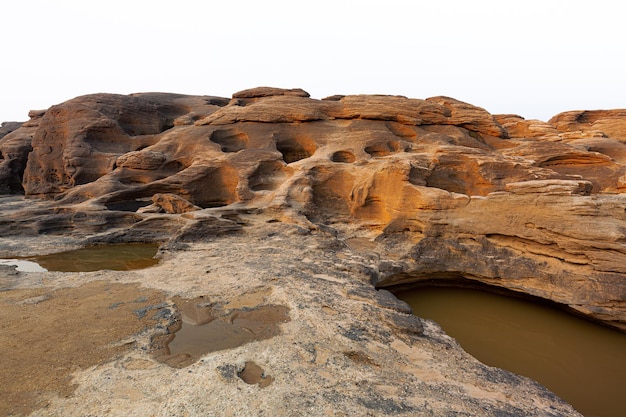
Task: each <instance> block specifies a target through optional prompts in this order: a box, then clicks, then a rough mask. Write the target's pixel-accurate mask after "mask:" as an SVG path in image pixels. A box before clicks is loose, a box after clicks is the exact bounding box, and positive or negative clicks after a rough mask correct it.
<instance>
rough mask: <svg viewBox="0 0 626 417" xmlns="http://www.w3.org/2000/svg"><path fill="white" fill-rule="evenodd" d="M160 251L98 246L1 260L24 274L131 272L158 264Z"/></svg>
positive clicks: (134, 245)
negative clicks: (106, 270)
mask: <svg viewBox="0 0 626 417" xmlns="http://www.w3.org/2000/svg"><path fill="white" fill-rule="evenodd" d="M157 250H158V245H154V244H144V243H132V244H116V245H99V246H88V247H85V248H81V249H77V250H73V251H67V252H60V253H53V254H50V255H42V256H34V257H29V258H20V259H0V264H4V265H15V266H17V270H18V271H24V272H45V271H60V272H91V271H100V270H103V269H109V270H113V271H129V270H134V269H143V268H148V267H150V266H153V265H156V264H157V263H158V262H159V260H158V259H155V258H154V256H155V255H156V253H157Z"/></svg>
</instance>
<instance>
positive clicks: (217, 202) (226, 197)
mask: <svg viewBox="0 0 626 417" xmlns="http://www.w3.org/2000/svg"><path fill="white" fill-rule="evenodd" d="M192 168H193V169H194V170H196V169H197V170H206V172H203V173H201V174H200V173H198V174H196V173H195V172H193V173H191V172H190V175H194V176H196V179H194V180H192V181H190V182H189V183H188V184H187V187H188V189H189V195H190V198H189V199H188V200H189V201H191V202H192V203H193V204H196V205H197V206H200V207H202V208H211V207H222V206H227V205H229V204H232V203H234V202H235V201H237V184H239V174H238V173H237V170H236V169H235V168H233V167H231V166H230V165H223V166H220V167H210V168H205V167H197V168H196V167H190V168H187V170H191V169H192Z"/></svg>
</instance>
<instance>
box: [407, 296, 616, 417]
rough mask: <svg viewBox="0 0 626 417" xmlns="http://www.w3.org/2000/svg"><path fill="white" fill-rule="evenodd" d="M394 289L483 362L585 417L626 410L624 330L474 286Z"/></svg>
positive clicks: (604, 416) (606, 416)
mask: <svg viewBox="0 0 626 417" xmlns="http://www.w3.org/2000/svg"><path fill="white" fill-rule="evenodd" d="M396 295H397V296H398V297H399V298H400V299H402V300H404V301H406V302H408V303H409V304H410V305H411V307H413V310H414V312H415V314H416V315H418V316H420V317H424V318H429V319H433V320H434V321H436V322H437V323H438V324H439V325H441V327H442V328H443V329H444V330H445V331H446V333H448V334H449V335H450V336H452V337H454V338H455V339H456V340H457V341H458V342H459V343H460V344H461V346H463V348H464V349H465V350H466V351H467V352H469V353H470V354H472V355H473V356H474V357H476V358H478V359H479V360H480V361H481V362H483V363H485V364H487V365H491V366H496V367H499V368H504V369H508V370H510V371H512V372H515V373H518V374H521V375H525V376H528V377H530V378H532V379H534V380H536V381H538V382H540V383H541V384H542V385H544V386H546V387H547V388H548V389H550V390H551V391H553V392H554V393H556V394H557V395H559V396H560V397H561V398H563V399H564V400H566V401H567V402H569V403H570V404H572V405H573V406H574V408H576V409H577V410H578V411H579V412H581V413H582V414H584V415H585V416H588V417H592V416H596V417H619V416H625V415H626V402H625V401H624V387H626V334H623V333H621V332H618V331H615V330H612V329H609V328H605V327H602V326H599V325H596V324H594V323H591V322H589V321H587V320H583V319H581V318H579V317H576V316H573V315H571V314H568V313H566V312H564V311H561V310H559V309H556V308H554V307H551V306H547V305H543V304H540V303H535V302H531V301H528V300H521V299H516V298H510V297H506V296H502V295H498V294H493V293H489V292H484V291H479V290H473V289H462V288H452V287H427V288H419V289H414V290H410V291H404V292H399V293H397V294H396Z"/></svg>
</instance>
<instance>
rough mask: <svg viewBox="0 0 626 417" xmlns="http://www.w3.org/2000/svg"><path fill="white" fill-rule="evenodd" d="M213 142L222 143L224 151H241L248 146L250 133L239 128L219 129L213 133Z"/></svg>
mask: <svg viewBox="0 0 626 417" xmlns="http://www.w3.org/2000/svg"><path fill="white" fill-rule="evenodd" d="M209 139H210V140H211V142H215V143H217V144H218V145H221V147H222V152H239V151H241V150H243V149H246V148H247V147H248V142H249V139H248V135H247V134H246V133H245V132H242V131H240V130H238V129H219V130H216V131H214V132H213V133H211V136H210V137H209Z"/></svg>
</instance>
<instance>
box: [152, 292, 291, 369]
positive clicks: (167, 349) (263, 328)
mask: <svg viewBox="0 0 626 417" xmlns="http://www.w3.org/2000/svg"><path fill="white" fill-rule="evenodd" d="M177 305H178V308H179V310H180V312H181V320H180V321H179V322H178V323H177V325H175V326H173V327H172V328H171V329H170V330H171V334H170V335H166V336H161V337H159V338H157V339H156V340H155V355H156V357H157V359H158V360H159V361H161V362H164V363H166V364H168V365H170V366H173V367H177V368H182V367H185V366H188V365H190V364H192V363H193V362H195V361H196V360H198V359H199V358H200V357H201V356H203V355H205V354H207V353H210V352H215V351H218V350H224V349H232V348H235V347H238V346H242V345H244V344H246V343H250V342H253V341H257V340H265V339H269V338H271V337H273V336H276V335H277V334H279V332H280V327H279V325H280V324H281V323H285V322H288V321H289V320H290V319H289V308H288V307H286V306H281V305H262V306H256V307H253V308H249V307H244V308H241V309H234V310H228V311H223V310H221V308H219V307H215V306H213V305H211V304H207V303H205V302H203V300H200V299H198V300H192V301H186V302H177Z"/></svg>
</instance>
